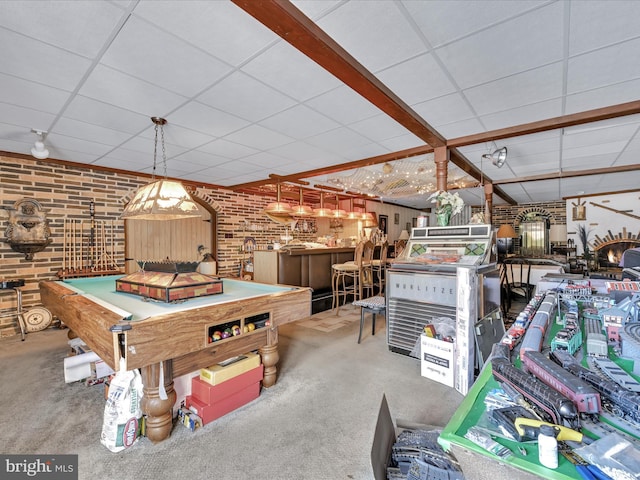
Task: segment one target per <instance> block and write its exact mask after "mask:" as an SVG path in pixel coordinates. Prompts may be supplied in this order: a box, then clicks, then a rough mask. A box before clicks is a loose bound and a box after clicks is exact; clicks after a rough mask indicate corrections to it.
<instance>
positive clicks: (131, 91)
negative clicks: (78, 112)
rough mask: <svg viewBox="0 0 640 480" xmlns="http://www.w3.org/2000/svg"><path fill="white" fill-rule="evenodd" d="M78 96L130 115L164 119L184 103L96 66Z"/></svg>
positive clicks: (163, 90) (159, 90)
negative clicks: (125, 110) (114, 107)
mask: <svg viewBox="0 0 640 480" xmlns="http://www.w3.org/2000/svg"><path fill="white" fill-rule="evenodd" d="M79 93H80V94H81V95H84V96H87V97H89V98H93V99H95V100H99V101H101V102H104V103H108V104H111V105H115V106H117V107H121V108H124V109H127V110H131V111H133V112H137V113H141V114H145V115H149V116H152V115H155V116H165V115H166V113H167V112H170V111H172V110H173V109H175V108H176V107H177V106H178V105H181V104H182V103H184V101H185V100H186V99H185V97H182V96H180V95H176V94H174V93H171V92H169V91H168V90H165V89H162V88H159V87H156V86H155V85H151V84H149V83H147V82H144V81H142V80H139V79H137V78H133V77H131V76H129V75H126V74H124V73H122V72H118V71H116V70H114V69H112V68H109V67H106V66H104V65H97V66H96V68H95V69H94V70H93V71H92V72H91V75H89V78H87V81H86V82H85V83H84V85H83V86H82V88H80V91H79Z"/></svg>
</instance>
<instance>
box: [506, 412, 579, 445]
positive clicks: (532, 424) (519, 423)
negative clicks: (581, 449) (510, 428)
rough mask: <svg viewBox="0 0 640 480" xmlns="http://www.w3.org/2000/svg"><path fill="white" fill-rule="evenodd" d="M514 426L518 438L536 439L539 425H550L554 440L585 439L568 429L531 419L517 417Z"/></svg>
mask: <svg viewBox="0 0 640 480" xmlns="http://www.w3.org/2000/svg"><path fill="white" fill-rule="evenodd" d="M514 425H515V427H516V430H517V431H518V434H519V435H520V437H522V438H530V439H532V440H533V439H535V438H538V432H539V430H540V425H550V426H551V427H553V429H554V430H555V432H556V439H557V440H558V441H561V442H563V441H573V442H582V441H583V439H584V438H585V437H584V435H583V434H582V433H580V432H576V431H575V430H572V429H570V428H567V427H563V426H560V425H555V424H553V423H547V422H543V421H541V420H535V419H533V418H524V417H518V418H516V419H515V421H514Z"/></svg>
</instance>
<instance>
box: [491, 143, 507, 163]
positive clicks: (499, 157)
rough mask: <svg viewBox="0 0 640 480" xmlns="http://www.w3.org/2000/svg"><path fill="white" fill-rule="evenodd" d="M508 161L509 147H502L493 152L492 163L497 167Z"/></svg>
mask: <svg viewBox="0 0 640 480" xmlns="http://www.w3.org/2000/svg"><path fill="white" fill-rule="evenodd" d="M506 161H507V147H502V148H500V149H498V150H496V151H495V152H493V153H492V154H491V163H493V164H494V165H495V166H496V167H498V168H502V166H503V165H504V163H505V162H506Z"/></svg>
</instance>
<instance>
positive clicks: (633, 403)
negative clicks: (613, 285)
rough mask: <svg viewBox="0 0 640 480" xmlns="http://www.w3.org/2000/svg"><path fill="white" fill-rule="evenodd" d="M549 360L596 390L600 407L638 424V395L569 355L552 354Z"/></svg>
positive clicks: (557, 352)
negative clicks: (600, 403) (599, 399)
mask: <svg viewBox="0 0 640 480" xmlns="http://www.w3.org/2000/svg"><path fill="white" fill-rule="evenodd" d="M550 358H551V360H553V361H554V362H555V363H557V364H558V365H560V366H561V367H562V368H564V369H565V370H567V371H568V372H570V373H571V374H573V375H575V376H576V377H579V378H581V379H582V380H584V381H585V382H586V383H588V384H589V385H591V386H592V387H593V388H594V389H595V390H597V391H598V392H599V393H600V396H601V400H602V405H603V407H604V408H605V409H607V410H609V411H611V412H612V413H614V414H615V415H618V416H620V417H623V418H627V419H629V420H633V421H635V422H640V395H638V394H637V393H635V392H631V391H629V390H627V389H626V388H624V387H622V386H621V385H619V384H617V383H616V382H614V381H613V380H609V379H607V378H603V377H601V376H600V375H598V374H597V373H596V372H594V371H592V370H589V369H588V368H585V367H583V366H582V365H580V364H579V363H578V361H577V360H576V359H575V358H574V357H573V355H569V353H567V352H563V351H555V352H552V353H551V356H550Z"/></svg>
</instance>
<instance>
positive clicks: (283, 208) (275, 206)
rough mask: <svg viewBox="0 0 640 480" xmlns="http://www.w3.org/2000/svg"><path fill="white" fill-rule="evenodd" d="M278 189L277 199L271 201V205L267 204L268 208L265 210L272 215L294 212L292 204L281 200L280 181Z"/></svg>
mask: <svg viewBox="0 0 640 480" xmlns="http://www.w3.org/2000/svg"><path fill="white" fill-rule="evenodd" d="M277 189H278V190H277V195H278V196H277V197H276V201H275V202H271V203H270V204H269V205H267V208H265V209H264V211H265V212H267V213H269V214H271V215H284V214H290V213H292V211H293V209H292V208H291V205H289V204H288V203H285V202H281V201H280V195H281V192H280V184H279V183H278V186H277Z"/></svg>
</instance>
